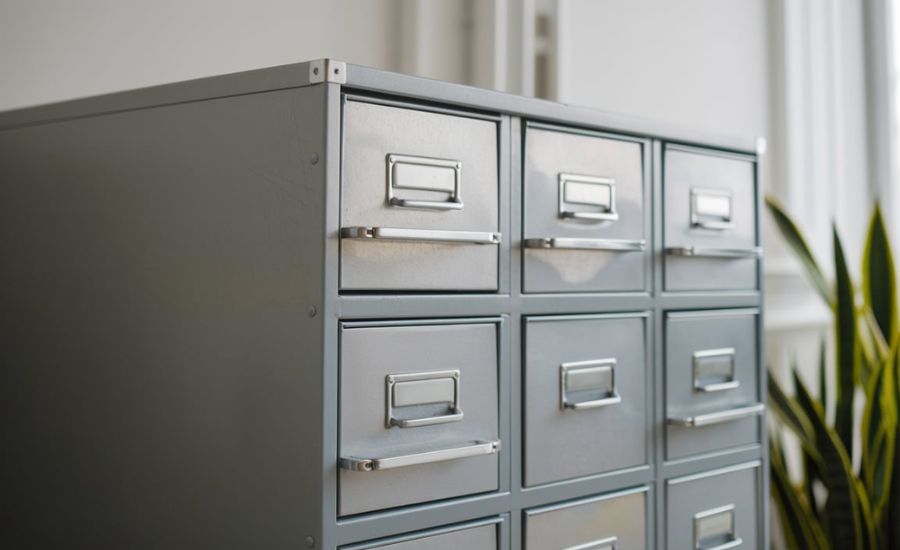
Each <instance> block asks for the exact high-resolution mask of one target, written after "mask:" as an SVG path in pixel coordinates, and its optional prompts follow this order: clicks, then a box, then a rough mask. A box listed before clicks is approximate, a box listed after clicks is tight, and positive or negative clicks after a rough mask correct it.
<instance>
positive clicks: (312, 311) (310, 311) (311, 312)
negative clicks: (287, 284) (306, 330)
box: [306, 306, 319, 317]
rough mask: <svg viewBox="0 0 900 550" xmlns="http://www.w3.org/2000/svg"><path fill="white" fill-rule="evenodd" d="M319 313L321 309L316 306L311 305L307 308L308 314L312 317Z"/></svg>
mask: <svg viewBox="0 0 900 550" xmlns="http://www.w3.org/2000/svg"><path fill="white" fill-rule="evenodd" d="M317 313H319V311H318V310H317V309H316V306H309V308H307V310H306V314H307V315H309V316H310V317H315V316H316V314H317Z"/></svg>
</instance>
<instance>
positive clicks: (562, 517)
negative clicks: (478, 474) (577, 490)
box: [523, 488, 653, 550]
mask: <svg viewBox="0 0 900 550" xmlns="http://www.w3.org/2000/svg"><path fill="white" fill-rule="evenodd" d="M647 504H648V503H647V490H646V488H639V489H633V490H628V491H622V492H618V493H612V494H606V495H601V496H599V497H593V498H588V499H582V500H577V501H574V502H566V503H564V504H557V505H550V506H547V507H542V508H537V509H532V510H527V511H526V512H525V544H524V545H523V547H524V548H527V549H528V550H559V549H560V548H564V549H566V550H576V549H578V550H588V549H590V550H599V549H604V550H605V549H615V550H646V549H647V548H652V547H653V545H652V544H650V543H649V541H648V539H647V523H648V519H647V516H646V508H647Z"/></svg>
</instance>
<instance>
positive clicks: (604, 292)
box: [0, 60, 768, 550]
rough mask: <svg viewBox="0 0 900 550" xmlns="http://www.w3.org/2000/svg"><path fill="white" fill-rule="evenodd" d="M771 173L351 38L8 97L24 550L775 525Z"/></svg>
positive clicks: (417, 541) (617, 542)
mask: <svg viewBox="0 0 900 550" xmlns="http://www.w3.org/2000/svg"><path fill="white" fill-rule="evenodd" d="M759 162H760V158H759V156H758V154H757V145H756V142H755V140H728V139H720V138H711V137H708V136H703V135H697V134H694V133H691V132H689V131H682V130H679V129H673V128H669V127H667V126H665V125H660V124H655V123H654V122H653V121H644V120H639V119H635V118H631V117H621V116H617V115H614V114H609V113H603V112H598V111H594V110H589V109H584V108H579V107H574V106H568V105H561V104H556V103H551V102H547V101H542V100H536V99H530V98H523V97H517V96H512V95H507V94H503V93H497V92H491V91H485V90H478V89H473V88H469V87H465V86H459V85H452V84H446V83H441V82H436V81H431V80H425V79H420V78H414V77H408V76H402V75H397V74H391V73H386V72H382V71H377V70H374V69H369V68H365V67H358V66H352V65H346V64H344V63H341V62H337V61H333V60H319V61H312V62H308V63H300V64H293V65H286V66H282V67H274V68H270V69H262V70H257V71H250V72H245V73H239V74H233V75H225V76H218V77H213V78H207V79H201V80H195V81H190V82H184V83H178V84H171V85H165V86H160V87H156V88H148V89H144V90H138V91H132V92H125V93H120V94H113V95H108V96H101V97H94V98H87V99H82V100H77V101H72V102H67V103H62V104H58V105H49V106H44V107H37V108H33V109H27V110H22V111H15V112H7V113H2V114H0V227H2V230H0V243H2V251H3V254H2V264H0V282H2V284H0V288H2V290H0V298H2V299H0V304H2V310H3V316H2V322H3V332H4V335H5V338H4V345H3V346H2V354H3V365H4V368H3V369H2V374H0V377H2V378H0V386H2V387H3V388H5V389H6V390H7V391H6V392H5V393H6V395H7V396H6V397H5V399H4V401H5V403H4V415H3V416H4V424H5V425H7V426H9V427H10V428H11V430H8V432H7V433H8V435H7V436H6V438H5V440H4V453H3V455H4V460H5V461H7V464H8V467H6V468H4V469H3V470H4V474H3V475H4V481H3V485H2V486H3V495H4V500H5V502H6V504H7V505H8V508H9V510H11V512H10V513H7V514H4V520H3V522H4V523H3V529H2V530H0V532H2V534H0V537H2V539H3V541H2V542H3V546H4V547H7V548H20V547H21V548H48V547H66V548H188V547H189V548H279V549H280V548H291V549H302V548H311V549H320V548H328V549H333V548H343V549H352V550H363V549H375V548H378V549H391V550H412V549H419V548H427V549H433V550H439V549H448V550H449V549H456V548H469V549H471V550H488V549H491V550H500V549H502V550H515V549H520V548H522V549H526V550H575V549H579V550H588V549H590V550H633V549H641V548H658V549H664V548H669V549H673V550H683V549H695V550H696V549H704V550H725V549H728V548H742V549H744V548H746V549H748V550H749V549H758V548H763V547H765V546H766V545H765V541H766V540H767V533H766V531H767V527H766V517H767V513H766V510H767V500H768V499H767V497H766V494H767V493H766V487H767V468H766V464H767V461H766V448H765V439H764V438H763V427H764V424H763V421H764V413H765V394H764V389H765V380H764V377H765V373H764V370H763V369H762V368H761V365H760V361H761V357H762V356H763V353H762V346H763V343H762V330H761V326H762V325H761V322H762V320H761V318H762V311H761V306H762V298H761V294H762V288H761V283H762V279H761V277H760V272H761V271H760V270H761V248H760V241H759V233H760V231H759V214H760V212H759V209H760V201H759V189H760V184H759V181H758V174H759V172H760V170H759Z"/></svg>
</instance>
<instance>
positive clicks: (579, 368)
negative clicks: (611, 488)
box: [523, 313, 650, 486]
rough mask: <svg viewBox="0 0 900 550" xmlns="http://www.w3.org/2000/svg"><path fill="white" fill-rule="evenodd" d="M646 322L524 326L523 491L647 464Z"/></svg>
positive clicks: (612, 318)
mask: <svg viewBox="0 0 900 550" xmlns="http://www.w3.org/2000/svg"><path fill="white" fill-rule="evenodd" d="M647 320H648V316H647V314H643V313H640V314H630V315H597V316H577V317H530V318H528V319H527V320H526V323H525V375H524V376H525V403H524V407H523V410H524V415H525V418H524V420H525V460H524V462H525V465H524V475H525V485H528V486H531V485H538V484H541V483H548V482H551V481H558V480H562V479H570V478H575V477H581V476H587V475H593V474H599V473H603V472H610V471H614V470H618V469H622V468H626V467H630V466H637V465H641V464H645V463H647V437H646V434H647V432H648V430H649V428H650V425H649V424H648V415H647V360H646V359H647V355H646V354H647V351H646V347H647V344H646V342H647Z"/></svg>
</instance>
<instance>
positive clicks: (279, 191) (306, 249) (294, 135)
mask: <svg viewBox="0 0 900 550" xmlns="http://www.w3.org/2000/svg"><path fill="white" fill-rule="evenodd" d="M324 107H325V87H324V86H313V87H308V88H299V89H288V90H280V91H273V92H266V93H258V94H249V95H242V96H235V97H229V98H222V99H216V100H210V101H202V102H191V103H182V104H177V105H170V106H165V107H159V108H150V109H142V110H137V111H128V112H122V113H116V114H109V115H104V116H98V117H92V118H85V119H78V120H72V121H67V122H60V123H55V124H47V125H39V126H32V127H26V128H21V129H15V130H8V131H5V132H0V251H2V254H0V281H2V283H0V311H2V315H0V329H2V333H3V345H2V346H0V363H2V365H3V367H2V369H0V388H3V390H2V393H3V394H4V398H3V400H2V401H3V405H2V406H0V410H2V414H0V418H2V420H0V422H2V424H3V426H4V433H5V434H7V435H6V436H5V437H4V445H3V447H4V451H3V453H2V455H3V456H2V458H0V461H3V462H7V461H9V463H7V464H5V465H4V467H3V468H2V471H3V474H2V477H3V479H2V481H0V484H2V487H3V499H2V500H3V505H2V506H3V507H4V508H6V509H5V510H3V511H2V515H3V516H4V519H3V529H2V530H3V531H4V535H3V539H4V540H3V542H4V545H7V544H9V543H13V544H11V546H13V547H17V548H18V547H36V548H49V547H66V548H88V547H89V548H299V547H303V543H304V539H305V537H306V536H307V535H315V536H318V535H319V534H320V529H321V525H322V517H321V506H320V502H321V491H322V488H321V480H320V476H319V473H320V471H321V460H322V453H321V450H320V449H321V441H322V412H321V411H322V397H321V387H322V363H321V362H322V340H323V328H322V325H323V324H322V322H321V314H316V315H313V313H312V312H313V311H314V310H312V309H311V308H316V310H315V311H316V312H317V313H318V312H321V311H322V292H323V280H322V277H323V272H324V270H323V266H322V259H323V242H324V235H323V230H324V229H323V228H324V207H323V204H322V203H323V201H324V192H325V189H324V182H325V173H324V165H325V163H324V162H318V161H317V162H315V163H313V161H312V159H313V158H314V156H315V155H324V151H323V148H324V143H325V129H324V117H325V113H324Z"/></svg>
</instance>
